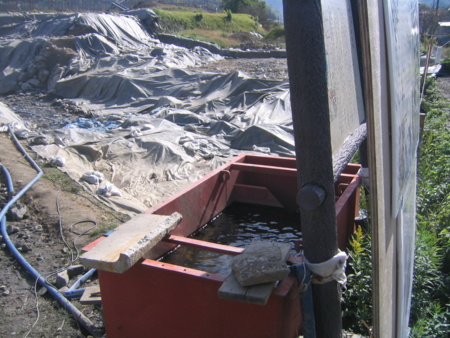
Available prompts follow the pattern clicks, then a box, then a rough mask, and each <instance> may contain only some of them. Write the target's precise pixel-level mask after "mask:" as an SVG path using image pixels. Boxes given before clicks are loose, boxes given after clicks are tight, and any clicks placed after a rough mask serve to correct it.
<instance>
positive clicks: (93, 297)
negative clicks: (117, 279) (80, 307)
mask: <svg viewBox="0 0 450 338" xmlns="http://www.w3.org/2000/svg"><path fill="white" fill-rule="evenodd" d="M80 303H81V304H84V305H87V304H101V303H102V297H101V293H100V285H94V286H89V287H87V288H85V289H84V292H83V295H82V296H81V298H80Z"/></svg>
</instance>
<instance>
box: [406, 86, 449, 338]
mask: <svg viewBox="0 0 450 338" xmlns="http://www.w3.org/2000/svg"><path fill="white" fill-rule="evenodd" d="M425 88H426V92H425V95H424V99H423V104H422V109H423V111H424V112H425V114H426V117H425V126H424V128H423V131H422V140H421V146H420V151H419V162H418V187H417V233H416V250H415V261H414V278H413V296H412V304H411V321H410V324H411V336H412V337H448V336H449V335H450V326H449V325H448V322H449V321H450V306H449V304H450V249H449V247H450V246H449V244H450V236H449V234H450V160H449V158H450V130H449V126H450V111H449V109H448V108H449V102H448V101H446V100H445V99H444V97H443V96H442V95H441V93H440V91H439V90H438V88H437V86H436V80H435V79H428V80H427V82H426V84H425Z"/></svg>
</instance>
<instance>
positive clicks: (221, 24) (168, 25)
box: [154, 8, 264, 34]
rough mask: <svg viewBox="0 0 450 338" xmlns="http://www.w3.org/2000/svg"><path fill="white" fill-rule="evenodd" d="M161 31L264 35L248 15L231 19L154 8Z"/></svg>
mask: <svg viewBox="0 0 450 338" xmlns="http://www.w3.org/2000/svg"><path fill="white" fill-rule="evenodd" d="M154 11H155V13H156V14H157V15H158V16H159V24H160V26H161V28H162V30H163V31H165V32H170V33H178V32H180V31H186V30H195V29H200V30H207V31H213V30H215V31H223V32H226V33H236V32H250V31H256V32H259V33H261V34H264V29H263V28H262V27H261V25H260V24H259V23H258V22H257V21H256V20H255V19H254V18H253V17H252V16H251V15H248V14H233V15H232V17H231V19H230V18H229V17H227V14H226V13H225V12H222V13H207V12H202V11H192V10H191V11H186V10H180V9H179V8H177V10H167V9H161V8H155V9H154Z"/></svg>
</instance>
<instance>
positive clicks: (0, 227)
mask: <svg viewBox="0 0 450 338" xmlns="http://www.w3.org/2000/svg"><path fill="white" fill-rule="evenodd" d="M9 131H10V133H11V136H12V138H13V140H14V143H15V144H16V146H17V147H18V149H19V151H20V152H21V153H22V154H23V155H24V157H25V158H26V159H27V160H28V162H30V164H31V165H32V166H33V168H34V169H35V170H36V171H37V172H38V174H37V175H36V177H35V178H34V179H33V180H32V181H31V182H29V183H28V184H27V185H26V186H25V187H24V188H23V189H22V190H21V191H19V192H18V193H17V195H15V196H14V197H13V198H12V199H11V200H10V201H9V202H8V203H7V204H6V205H5V206H4V207H3V209H2V210H1V212H0V232H1V234H2V236H3V241H4V242H5V244H6V246H7V247H8V249H9V250H10V251H11V253H12V254H13V255H14V257H15V258H16V259H17V260H18V261H19V263H20V264H21V265H22V266H23V267H24V268H25V270H26V271H27V272H28V273H30V275H31V276H32V277H33V278H34V279H35V280H37V281H38V282H39V284H41V285H42V286H44V287H45V288H46V289H47V291H48V292H49V293H50V294H51V295H52V296H53V297H54V298H55V299H56V300H57V301H58V303H59V304H61V305H62V306H63V307H64V308H65V309H66V310H67V311H68V312H70V313H71V314H72V315H73V316H74V317H75V319H76V320H77V321H78V322H79V323H80V324H81V325H82V326H83V327H84V328H86V330H88V331H89V333H90V334H92V335H93V336H94V337H99V334H98V332H97V331H96V327H95V326H94V325H93V324H92V322H91V321H90V320H89V319H88V318H87V317H86V316H85V315H83V314H82V313H81V312H80V311H79V310H78V309H77V308H76V307H75V306H74V305H73V304H72V303H71V302H69V301H68V300H67V299H66V298H65V297H64V296H63V295H62V294H61V293H59V292H58V291H57V290H56V289H54V288H53V287H52V286H51V285H49V284H48V283H47V282H46V281H45V279H44V278H43V277H41V275H40V274H39V273H38V272H37V271H36V270H35V269H34V268H33V267H32V266H31V265H30V264H29V263H28V262H27V260H26V259H25V258H24V257H23V256H22V255H21V254H20V252H19V251H18V250H17V248H16V247H15V246H14V244H13V243H12V242H11V240H10V238H9V236H8V233H7V231H6V216H5V215H6V213H7V212H8V210H9V208H11V206H12V205H13V204H14V203H16V202H17V201H18V200H19V198H20V197H22V196H23V195H24V194H25V193H26V192H27V191H28V190H29V189H30V188H31V186H32V185H33V184H35V183H36V182H37V181H38V180H39V179H40V178H41V176H42V174H43V172H42V170H41V168H39V166H38V165H37V164H36V163H35V162H34V161H33V159H32V158H31V157H30V156H29V155H28V154H27V152H26V151H25V150H24V149H23V147H22V146H21V144H20V143H19V141H18V140H17V138H16V137H15V135H14V133H13V131H12V128H11V125H9ZM2 170H3V173H4V174H5V176H6V180H7V186H8V192H9V193H12V192H13V186H12V180H11V175H10V174H9V172H8V170H7V169H6V167H5V166H3V165H2Z"/></svg>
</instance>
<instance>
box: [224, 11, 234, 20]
mask: <svg viewBox="0 0 450 338" xmlns="http://www.w3.org/2000/svg"><path fill="white" fill-rule="evenodd" d="M225 14H226V17H225V20H227V21H231V20H233V13H232V12H231V9H226V10H225Z"/></svg>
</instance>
